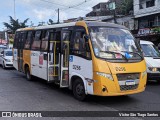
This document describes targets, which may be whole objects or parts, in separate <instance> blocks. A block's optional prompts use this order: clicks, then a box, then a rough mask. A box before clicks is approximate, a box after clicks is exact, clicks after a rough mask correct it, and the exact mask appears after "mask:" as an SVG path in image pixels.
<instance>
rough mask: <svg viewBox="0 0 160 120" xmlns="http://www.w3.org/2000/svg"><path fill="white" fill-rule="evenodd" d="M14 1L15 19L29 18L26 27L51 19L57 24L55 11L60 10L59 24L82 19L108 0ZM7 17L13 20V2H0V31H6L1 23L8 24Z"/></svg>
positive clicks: (7, 0)
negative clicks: (93, 8) (70, 19)
mask: <svg viewBox="0 0 160 120" xmlns="http://www.w3.org/2000/svg"><path fill="white" fill-rule="evenodd" d="M86 1H87V2H85V0H15V18H16V19H19V21H20V22H21V21H24V20H25V19H27V18H29V20H28V22H27V25H31V23H33V24H34V26H36V25H38V24H39V22H42V21H43V22H45V23H47V21H48V20H49V19H52V20H53V21H54V22H57V18H58V17H57V16H58V14H57V9H58V8H59V9H60V22H63V20H66V19H69V18H76V17H80V16H81V17H84V16H85V15H86V14H87V13H89V12H90V11H92V7H93V6H94V5H96V4H98V3H99V2H107V1H108V0H86ZM9 16H12V17H13V18H14V0H1V3H0V31H2V30H4V29H6V28H5V26H4V25H3V22H9Z"/></svg>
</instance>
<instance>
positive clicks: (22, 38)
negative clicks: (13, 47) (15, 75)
mask: <svg viewBox="0 0 160 120" xmlns="http://www.w3.org/2000/svg"><path fill="white" fill-rule="evenodd" d="M25 38H26V32H22V33H20V35H19V39H18V44H17V45H18V70H19V71H23V47H24V42H25Z"/></svg>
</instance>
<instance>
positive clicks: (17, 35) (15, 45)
mask: <svg viewBox="0 0 160 120" xmlns="http://www.w3.org/2000/svg"><path fill="white" fill-rule="evenodd" d="M18 37H19V32H16V35H15V37H14V44H13V47H14V48H17V43H18Z"/></svg>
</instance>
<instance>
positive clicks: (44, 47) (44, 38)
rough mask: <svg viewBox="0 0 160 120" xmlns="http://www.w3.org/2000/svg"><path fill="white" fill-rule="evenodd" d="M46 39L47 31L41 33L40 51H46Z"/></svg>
mask: <svg viewBox="0 0 160 120" xmlns="http://www.w3.org/2000/svg"><path fill="white" fill-rule="evenodd" d="M48 39H49V31H46V30H45V31H43V34H42V44H41V51H45V52H46V51H47V50H48Z"/></svg>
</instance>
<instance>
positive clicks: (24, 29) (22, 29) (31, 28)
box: [17, 27, 34, 31]
mask: <svg viewBox="0 0 160 120" xmlns="http://www.w3.org/2000/svg"><path fill="white" fill-rule="evenodd" d="M27 30H34V27H30V28H29V27H27V28H20V29H17V31H27Z"/></svg>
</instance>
